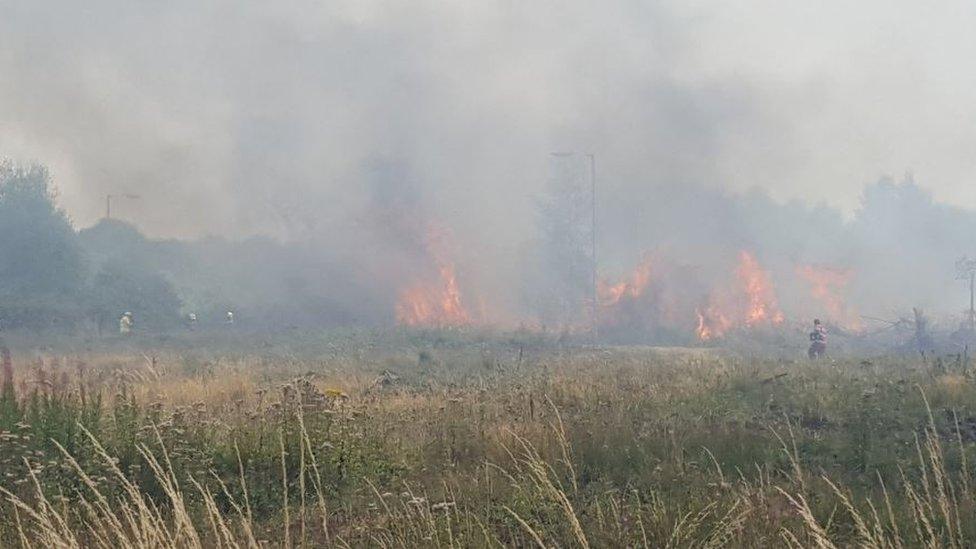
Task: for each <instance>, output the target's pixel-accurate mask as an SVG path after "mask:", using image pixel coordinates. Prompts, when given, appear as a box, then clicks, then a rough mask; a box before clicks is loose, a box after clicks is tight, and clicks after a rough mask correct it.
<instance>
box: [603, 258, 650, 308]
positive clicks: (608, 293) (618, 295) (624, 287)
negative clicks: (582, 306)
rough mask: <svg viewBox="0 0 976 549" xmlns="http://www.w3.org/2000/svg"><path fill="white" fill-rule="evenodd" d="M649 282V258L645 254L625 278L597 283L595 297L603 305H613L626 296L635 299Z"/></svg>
mask: <svg viewBox="0 0 976 549" xmlns="http://www.w3.org/2000/svg"><path fill="white" fill-rule="evenodd" d="M650 282H651V259H650V257H648V256H645V257H644V259H642V260H641V262H640V265H638V266H637V268H636V269H634V272H632V273H630V276H628V277H627V278H626V279H624V280H622V281H620V282H618V283H616V284H610V283H609V282H607V281H606V280H601V281H599V283H597V298H598V299H599V302H600V305H601V306H603V307H613V306H614V305H616V304H618V303H620V300H621V299H623V298H625V297H627V298H630V299H637V298H639V297H640V296H641V294H643V293H644V290H646V289H647V286H648V284H650Z"/></svg>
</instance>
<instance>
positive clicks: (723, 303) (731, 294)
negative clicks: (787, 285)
mask: <svg viewBox="0 0 976 549" xmlns="http://www.w3.org/2000/svg"><path fill="white" fill-rule="evenodd" d="M735 274H736V279H737V284H736V285H735V288H734V290H732V291H727V292H725V293H723V294H718V296H717V295H716V294H712V296H711V297H710V298H709V304H708V306H707V307H705V308H704V309H697V310H696V311H695V315H696V316H697V317H698V325H697V327H696V329H695V333H696V334H697V335H698V339H699V340H701V341H710V340H712V339H717V338H720V337H722V336H724V335H725V334H726V332H728V331H729V330H730V329H732V328H733V327H734V326H735V325H736V324H737V322H741V323H742V324H744V325H745V326H746V327H750V328H751V327H755V326H758V325H760V324H780V323H781V322H783V312H782V311H781V310H780V309H779V305H778V304H777V301H776V292H775V291H774V289H773V284H772V282H771V281H770V278H769V274H768V273H767V272H766V271H765V270H764V269H763V268H762V266H761V265H759V262H758V261H757V260H756V257H755V256H754V255H752V254H751V253H749V252H747V251H742V252H740V253H739V265H738V267H736V270H735ZM719 296H720V297H719ZM737 319H741V320H737Z"/></svg>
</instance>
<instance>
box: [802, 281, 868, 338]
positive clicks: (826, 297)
mask: <svg viewBox="0 0 976 549" xmlns="http://www.w3.org/2000/svg"><path fill="white" fill-rule="evenodd" d="M796 270H797V273H798V274H799V275H800V276H801V277H802V278H804V279H805V280H806V281H807V282H808V283H809V284H810V293H811V294H813V297H815V298H816V299H817V300H818V301H819V302H820V303H822V304H823V306H824V308H825V309H826V310H827V315H828V317H829V318H830V319H831V320H833V321H835V322H838V323H842V324H844V325H846V326H847V327H848V328H851V329H855V330H856V329H859V328H860V325H861V323H860V320H858V318H857V314H856V313H855V312H854V311H853V310H852V309H851V308H850V307H848V306H847V305H846V304H845V303H844V299H843V297H841V293H842V292H843V290H844V288H845V287H847V284H848V283H849V282H850V281H851V279H852V278H853V277H854V272H853V271H851V270H849V269H838V268H834V267H828V266H824V265H801V266H798V267H797V269H796Z"/></svg>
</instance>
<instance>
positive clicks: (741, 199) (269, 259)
mask: <svg viewBox="0 0 976 549" xmlns="http://www.w3.org/2000/svg"><path fill="white" fill-rule="evenodd" d="M960 6H962V4H960ZM795 8H796V7H795V6H794V7H789V8H787V7H779V6H771V5H768V3H759V2H745V3H739V4H737V5H736V7H734V8H733V7H730V6H728V5H724V4H719V3H716V4H714V5H709V4H708V3H706V4H691V5H689V4H687V3H682V2H671V1H661V2H650V3H639V4H634V3H626V2H621V3H588V2H577V1H570V2H548V1H544V2H532V3H512V2H487V3H448V2H440V1H427V0H421V1H419V2H416V1H412V2H398V1H389V2H373V1H370V0H367V1H357V2H344V1H338V2H328V3H324V4H323V3H317V2H293V3H288V4H274V5H271V4H269V5H264V6H249V7H241V6H240V5H239V4H238V3H233V2H224V1H215V2H203V3H201V2H189V1H185V0H178V1H176V2H169V3H166V4H160V5H153V4H143V3H134V2H118V1H109V0H98V1H95V2H86V3H83V4H77V3H68V2H53V1H52V2H31V3H14V4H12V5H9V6H5V10H4V16H3V17H2V18H0V37H2V38H0V40H2V44H3V47H2V48H0V72H2V74H3V75H4V78H3V79H0V104H2V105H3V107H2V108H0V127H2V131H0V156H2V157H11V158H15V159H18V160H22V161H36V162H40V163H42V164H44V165H46V166H47V167H48V168H49V169H50V173H51V174H52V176H53V179H54V181H55V182H56V184H57V187H58V190H59V193H60V196H59V200H60V204H61V205H62V206H64V207H65V208H66V209H67V211H68V213H69V214H70V216H71V217H72V219H73V221H74V224H75V226H76V227H77V228H82V229H84V228H88V227H91V226H92V225H94V224H95V223H96V222H97V221H98V219H99V218H100V217H101V216H102V214H103V210H104V206H105V200H106V196H107V195H109V194H114V195H125V194H129V195H134V196H138V197H139V198H133V199H128V198H124V197H123V198H119V199H117V200H116V201H115V203H114V204H113V214H114V216H115V217H118V218H121V219H123V220H125V221H128V222H131V223H132V224H134V225H135V226H137V227H138V228H139V229H140V230H141V231H143V232H144V233H145V234H147V235H149V236H150V237H151V239H152V241H151V242H149V243H146V244H145V249H146V250H147V251H146V254H145V255H146V256H147V257H148V258H150V259H151V260H152V262H153V265H154V267H153V268H154V270H155V271H158V272H159V273H162V275H163V276H164V277H166V278H167V280H169V281H170V282H172V283H173V284H174V286H175V287H176V290H177V292H178V294H179V297H180V299H181V301H182V303H183V307H184V308H185V309H186V310H190V309H199V308H201V307H205V306H206V307H212V308H214V310H218V309H221V308H228V307H237V308H241V307H245V308H247V309H250V310H252V311H253V315H254V316H261V317H263V318H266V319H267V320H268V322H269V323H278V324H281V323H285V324H287V323H306V324H307V323H330V324H368V325H390V324H395V323H397V321H398V320H399V322H400V323H402V324H432V325H439V324H452V325H453V324H476V325H477V324H497V325H503V326H518V325H523V324H524V325H532V326H546V327H553V328H559V329H567V330H582V329H584V327H587V326H589V325H590V324H591V323H592V322H596V323H597V324H599V326H598V327H599V328H600V330H601V331H602V332H603V333H605V335H606V337H616V338H618V339H620V340H650V341H653V340H661V339H673V340H681V339H682V338H689V337H690V338H695V337H696V335H695V334H696V333H698V334H699V336H700V333H701V331H702V330H706V331H708V332H709V334H710V335H709V337H715V334H716V333H717V332H722V331H727V330H728V329H730V327H734V326H737V325H739V324H743V323H744V324H747V325H748V324H755V325H765V324H770V323H771V324H776V321H777V319H778V318H780V317H779V315H782V318H783V319H784V322H790V321H793V320H797V319H808V317H811V316H814V315H816V316H823V317H827V318H830V319H831V320H832V322H835V323H837V324H838V325H843V326H846V327H849V328H850V329H857V328H859V327H861V326H860V323H862V322H863V319H862V316H864V315H868V316H881V317H886V318H890V317H891V316H892V315H900V314H903V312H904V311H905V310H908V309H910V307H912V306H920V307H924V308H926V309H927V310H933V311H939V312H944V313H947V314H955V313H958V309H960V303H964V302H965V296H964V295H962V296H960V294H962V293H963V288H962V287H961V286H960V285H958V284H957V283H956V282H955V281H954V273H953V271H952V266H953V264H954V262H955V260H956V259H957V258H958V257H959V256H961V255H964V254H967V253H969V254H970V255H972V254H973V253H976V251H974V250H970V249H968V246H970V245H971V244H970V242H969V241H968V239H967V236H966V235H970V234H973V233H972V231H973V228H976V221H974V215H973V213H972V212H971V211H970V210H968V209H966V208H971V207H976V197H974V196H973V195H972V193H967V192H965V190H966V189H967V185H968V180H967V177H968V176H969V174H970V172H971V168H972V165H971V155H970V154H969V153H968V147H969V144H970V143H972V142H973V140H974V138H976V135H974V134H973V132H974V131H976V130H973V128H972V125H966V124H959V123H957V121H958V120H960V119H965V118H966V116H971V115H972V114H973V112H974V111H973V109H974V107H973V105H976V102H974V101H971V100H969V99H970V98H971V95H972V94H971V93H970V88H971V85H970V84H971V83H969V82H968V81H965V80H964V79H963V78H962V77H961V76H960V72H961V71H959V70H958V67H959V66H965V65H964V64H965V63H966V62H968V58H969V56H968V55H967V52H969V51H970V50H971V49H972V45H973V38H972V33H970V32H969V26H968V25H965V24H962V23H961V22H962V21H964V20H965V18H960V17H958V14H956V13H955V12H953V10H950V9H946V10H943V11H939V12H938V13H932V11H931V10H925V9H923V8H922V7H919V6H914V5H911V4H909V3H904V4H903V5H900V6H899V7H898V9H893V8H892V6H891V4H890V3H884V4H881V3H878V6H871V5H861V6H858V7H857V8H856V9H852V8H850V7H849V6H848V5H847V4H841V3H839V2H837V3H832V2H828V3H827V4H826V5H824V4H822V3H821V5H820V6H818V9H819V10H832V9H833V10H836V11H837V14H838V15H837V17H816V18H814V17H810V14H809V13H805V12H804V10H805V9H806V8H804V9H795ZM818 13H821V14H822V13H823V11H820V12H818ZM811 26H812V27H813V28H811ZM933 27H937V28H938V29H939V30H940V32H938V33H934V32H929V31H930V30H931V28H933ZM906 37H910V40H909V39H906ZM878 52H881V55H879V54H878ZM962 72H964V71H962ZM925 83H936V84H938V85H932V86H928V85H924V84H925ZM892 112H897V113H899V116H898V117H894V118H893V117H891V116H890V113H892ZM570 151H574V152H575V153H576V154H575V155H573V156H555V157H554V156H553V155H552V154H551V153H554V152H570ZM588 153H590V154H594V155H595V161H596V163H595V164H596V173H597V208H596V217H597V221H598V224H597V232H596V245H597V249H598V254H597V258H596V259H597V268H598V271H599V272H598V274H597V279H598V280H597V284H596V286H597V287H596V288H593V286H594V285H593V284H592V278H591V277H592V270H593V267H594V265H593V261H592V258H591V257H590V256H589V255H588V254H589V253H590V251H589V247H588V239H587V234H586V230H587V229H586V227H585V221H586V217H587V211H586V208H587V203H586V202H585V198H586V196H587V195H588V193H587V187H586V186H587V185H588V184H589V176H590V174H589V166H588V165H587V163H586V160H585V159H586V158H587V157H586V156H585V155H586V154H588ZM905 167H911V168H914V169H915V170H917V173H919V174H920V178H921V179H922V180H923V182H924V184H923V185H921V186H920V185H916V184H914V183H913V182H912V181H910V180H907V181H905V182H900V181H899V182H894V181H893V180H885V181H882V182H881V183H878V184H870V185H868V186H867V187H865V186H864V184H865V183H870V182H872V181H876V180H877V178H878V174H880V173H885V172H888V171H895V172H900V171H902V170H903V169H904V168H905ZM574 185H575V186H577V187H579V186H582V187H580V188H581V189H582V191H581V192H579V193H577V194H579V195H580V196H579V197H578V198H580V200H583V201H582V202H580V201H576V200H575V199H572V197H570V199H569V200H567V195H565V191H566V189H570V188H573V186H574ZM574 192H575V191H574ZM561 193H563V194H561ZM930 193H932V194H930ZM581 222H583V226H579V225H580V223H581ZM96 229H97V227H96ZM91 231H95V229H91ZM98 234H99V233H98V232H97V231H95V232H94V233H93V232H88V233H87V236H86V237H85V238H86V242H87V244H86V245H87V246H88V247H89V248H92V246H94V247H95V248H97V245H95V244H92V242H93V241H98V239H97V238H95V237H96V236H98ZM205 235H217V236H216V237H210V238H208V237H205ZM167 238H175V239H181V240H180V241H175V240H161V239H167ZM188 240H192V241H193V242H192V243H190V244H188V243H186V241H188ZM107 241H112V239H111V238H108V239H107ZM95 252H97V250H95V251H94V252H92V253H95ZM96 255H97V254H96ZM744 258H749V259H744ZM749 273H751V274H749ZM594 294H596V295H594ZM242 304H245V305H242ZM295 311H298V313H296V312H295ZM757 315H758V316H757ZM443 316H446V317H447V319H446V320H445V319H444V318H441V317H443ZM726 324H728V325H729V327H725V325H726Z"/></svg>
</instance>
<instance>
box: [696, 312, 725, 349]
mask: <svg viewBox="0 0 976 549" xmlns="http://www.w3.org/2000/svg"><path fill="white" fill-rule="evenodd" d="M695 315H696V316H698V327H697V328H696V329H695V333H696V334H698V339H699V340H701V341H710V340H712V339H717V338H720V337H722V336H724V335H725V332H727V331H728V330H729V328H731V327H732V321H731V320H729V318H728V317H727V316H725V315H724V314H722V312H721V311H720V310H718V309H717V308H716V307H713V306H709V307H707V308H705V310H704V311H702V310H701V309H696V310H695Z"/></svg>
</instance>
